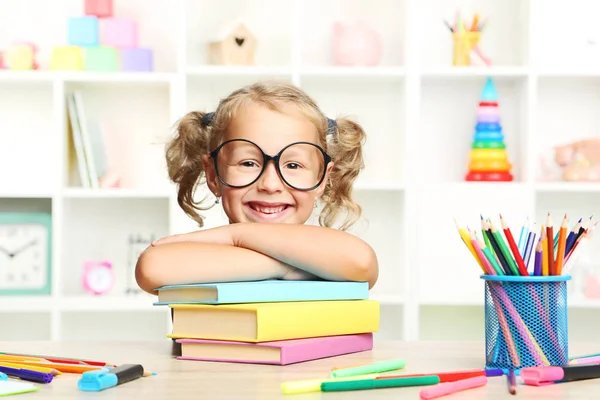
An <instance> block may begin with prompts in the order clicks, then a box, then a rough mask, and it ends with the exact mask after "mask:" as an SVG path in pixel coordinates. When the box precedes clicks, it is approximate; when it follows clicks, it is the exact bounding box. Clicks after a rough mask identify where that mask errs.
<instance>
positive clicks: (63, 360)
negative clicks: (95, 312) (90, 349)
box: [0, 351, 114, 367]
mask: <svg viewBox="0 0 600 400" xmlns="http://www.w3.org/2000/svg"><path fill="white" fill-rule="evenodd" d="M2 355H5V356H15V357H23V358H37V359H40V358H41V359H44V360H48V361H50V362H54V363H64V364H88V365H95V366H99V367H105V366H110V367H114V365H112V364H108V363H105V362H101V361H90V360H83V359H79V358H68V357H55V356H44V355H39V354H21V353H5V352H1V351H0V357H2Z"/></svg>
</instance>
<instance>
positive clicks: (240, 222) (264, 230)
mask: <svg viewBox="0 0 600 400" xmlns="http://www.w3.org/2000/svg"><path fill="white" fill-rule="evenodd" d="M364 138H365V133H364V132H363V130H362V128H361V126H360V125H358V124H357V123H355V122H352V121H350V120H348V119H343V118H339V119H337V120H335V121H334V120H331V119H328V118H326V117H325V116H324V115H323V113H322V112H321V111H320V110H319V108H318V107H317V105H316V104H315V102H314V101H313V99H311V98H310V97H309V96H308V95H307V94H305V93H304V92H303V91H301V90H300V89H299V88H297V87H295V86H293V85H288V84H282V83H274V82H262V83H256V84H253V85H250V86H247V87H244V88H242V89H239V90H236V91H235V92H233V93H232V94H231V95H229V97H227V98H226V99H224V100H222V101H221V102H220V103H219V106H218V107H217V109H216V110H215V111H214V112H211V113H203V112H190V113H189V114H187V115H186V116H185V117H184V118H183V119H182V120H181V121H180V123H179V125H178V128H177V135H176V136H175V137H174V138H173V139H172V141H171V142H170V143H169V144H168V146H167V151H166V158H167V163H168V170H169V176H170V178H171V179H172V181H173V182H174V183H176V184H177V186H178V196H177V199H178V203H179V205H180V206H181V207H182V209H183V210H184V211H185V212H186V214H187V215H189V216H190V217H191V218H193V219H194V220H195V221H197V222H198V224H199V225H200V227H202V226H203V217H202V216H200V215H198V213H197V211H199V210H205V209H207V208H206V207H204V206H202V205H200V203H198V202H195V201H194V197H193V196H194V192H195V189H196V187H197V185H198V184H203V183H206V184H207V186H208V188H209V189H210V191H211V192H212V193H213V194H214V196H215V198H216V201H213V204H214V203H219V202H221V203H222V205H223V209H224V211H225V213H226V215H227V217H228V219H229V221H230V224H229V225H226V226H222V227H218V228H212V229H205V230H200V231H196V232H191V233H187V234H180V235H173V236H169V237H165V238H163V239H160V240H158V241H156V242H155V243H153V244H152V246H151V247H149V248H148V249H146V250H145V251H144V252H143V253H142V254H141V255H140V257H139V259H138V263H137V267H136V279H137V283H138V285H139V286H140V287H141V288H142V289H143V290H145V291H147V292H148V293H152V294H156V292H155V290H154V289H156V288H157V287H159V286H162V285H167V284H183V283H199V282H227V281H255V280H264V279H287V280H292V279H296V280H316V279H322V280H335V281H362V282H369V287H372V286H373V285H374V284H375V282H376V280H377V277H378V262H377V257H376V255H375V253H374V251H373V249H372V248H371V247H370V246H369V245H368V244H367V243H365V242H364V241H363V240H361V239H359V238H358V237H356V236H354V235H352V234H350V233H347V232H346V231H345V230H346V229H347V228H348V227H350V226H351V225H352V224H353V223H354V222H356V220H357V219H358V218H359V217H360V213H361V209H360V207H359V206H358V205H357V204H356V203H355V202H354V201H353V200H352V197H351V192H352V184H353V182H354V180H355V179H356V177H357V175H358V173H359V171H360V169H361V168H362V167H363V159H362V148H361V146H362V143H363V140H364ZM318 201H320V202H322V203H323V205H324V207H323V211H322V212H321V214H320V216H319V225H320V226H315V225H305V222H306V221H307V220H308V219H309V218H310V216H311V214H312V213H313V212H314V211H315V209H316V208H317V205H318ZM210 206H212V204H211V205H209V207H210ZM343 214H345V218H343V220H342V224H341V229H339V230H338V229H334V228H332V226H333V225H334V223H335V222H337V221H338V220H339V219H340V217H342V216H344V215H343Z"/></svg>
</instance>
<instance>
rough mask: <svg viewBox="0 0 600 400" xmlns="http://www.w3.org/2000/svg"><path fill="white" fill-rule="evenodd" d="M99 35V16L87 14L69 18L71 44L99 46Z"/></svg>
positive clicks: (69, 39)
mask: <svg viewBox="0 0 600 400" xmlns="http://www.w3.org/2000/svg"><path fill="white" fill-rule="evenodd" d="M99 37H100V35H99V23H98V17H96V16H93V15H87V16H84V17H70V18H69V25H68V42H69V44H70V45H71V46H98V45H99Z"/></svg>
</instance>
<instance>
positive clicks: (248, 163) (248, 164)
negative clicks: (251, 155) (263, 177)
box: [240, 161, 258, 168]
mask: <svg viewBox="0 0 600 400" xmlns="http://www.w3.org/2000/svg"><path fill="white" fill-rule="evenodd" d="M240 165H241V166H242V167H248V168H251V167H258V164H257V163H255V162H254V161H242V162H241V163H240Z"/></svg>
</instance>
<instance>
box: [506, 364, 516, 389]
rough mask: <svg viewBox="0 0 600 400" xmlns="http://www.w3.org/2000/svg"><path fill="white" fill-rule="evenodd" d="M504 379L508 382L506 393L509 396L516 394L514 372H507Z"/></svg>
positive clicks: (510, 370) (511, 370)
mask: <svg viewBox="0 0 600 400" xmlns="http://www.w3.org/2000/svg"><path fill="white" fill-rule="evenodd" d="M506 379H507V381H508V392H509V393H510V394H513V395H514V394H517V380H516V378H515V370H513V369H512V368H511V369H509V370H508V374H507V375H506Z"/></svg>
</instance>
